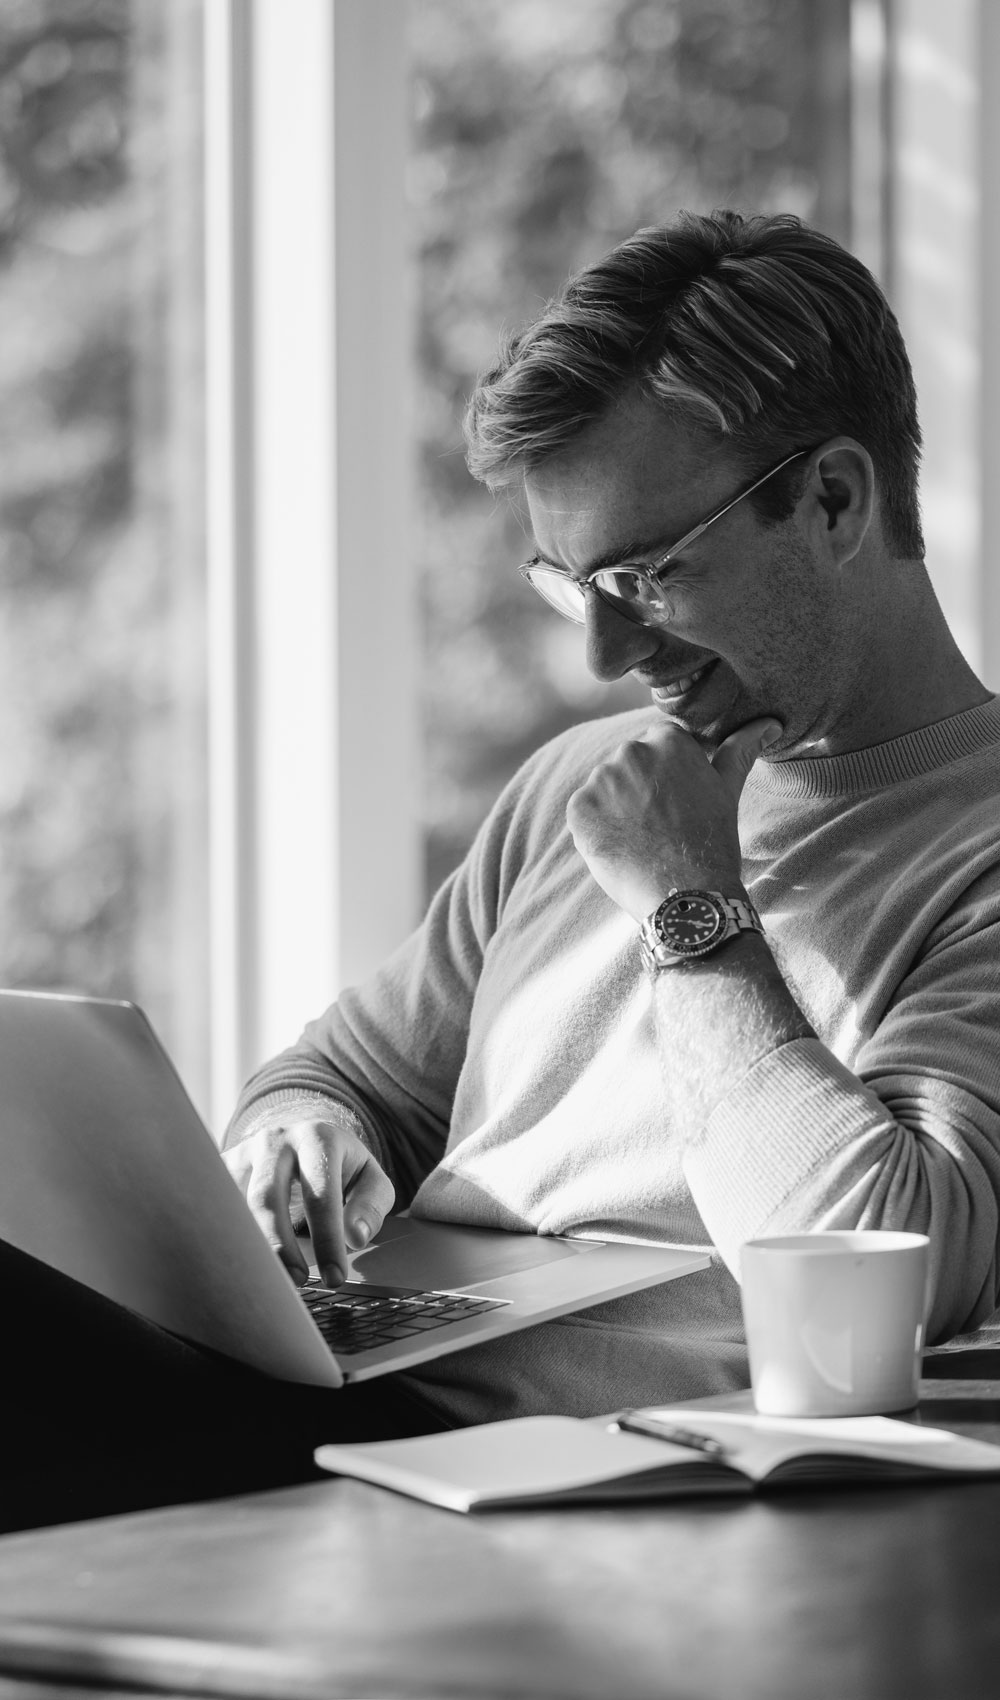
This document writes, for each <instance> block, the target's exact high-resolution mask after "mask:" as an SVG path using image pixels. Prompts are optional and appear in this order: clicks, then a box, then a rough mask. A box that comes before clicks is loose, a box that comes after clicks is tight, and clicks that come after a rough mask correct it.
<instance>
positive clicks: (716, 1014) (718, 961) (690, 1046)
mask: <svg viewBox="0 0 1000 1700" xmlns="http://www.w3.org/2000/svg"><path fill="white" fill-rule="evenodd" d="M652 995H653V1005H654V1009H655V1012H656V1028H657V1039H658V1044H659V1048H660V1058H661V1063H662V1069H663V1085H664V1092H665V1094H666V1104H667V1110H668V1113H669V1118H670V1122H671V1125H672V1126H673V1127H674V1128H676V1130H677V1132H678V1133H679V1134H680V1135H681V1137H682V1138H683V1139H684V1140H685V1141H687V1140H688V1139H691V1138H693V1137H695V1136H696V1135H697V1134H698V1133H700V1131H701V1129H702V1128H703V1127H704V1125H705V1123H706V1121H707V1120H708V1118H709V1116H710V1115H711V1113H712V1111H713V1110H714V1109H715V1107H716V1105H717V1104H719V1103H721V1102H722V1100H723V1099H724V1098H725V1097H726V1096H727V1095H728V1094H729V1093H730V1092H731V1091H732V1090H733V1089H734V1088H735V1087H736V1086H738V1085H739V1083H740V1081H742V1080H743V1079H744V1077H745V1076H746V1075H747V1074H749V1072H750V1070H751V1069H752V1068H753V1067H754V1065H755V1064H756V1063H758V1062H760V1060H761V1058H762V1057H765V1056H767V1055H768V1054H769V1053H770V1052H771V1051H775V1050H777V1049H778V1047H779V1046H781V1045H786V1044H788V1043H789V1042H790V1041H791V1040H793V1039H807V1038H812V1037H814V1033H813V1029H812V1028H811V1026H810V1025H809V1022H808V1021H807V1020H806V1018H805V1016H804V1015H803V1014H802V1011H801V1010H800V1009H799V1007H798V1005H797V1003H796V1002H795V999H794V998H793V996H792V994H791V992H790V991H789V989H788V986H787V984H786V982H785V980H784V979H783V977H782V974H781V971H780V969H779V967H778V964H777V963H776V961H775V959H774V957H773V956H772V954H771V952H770V950H769V949H768V946H767V944H766V942H765V941H764V939H762V938H761V937H760V936H759V935H758V934H753V933H747V934H744V935H743V936H742V937H740V938H737V939H733V940H732V941H731V942H730V943H729V944H727V945H726V946H725V947H724V948H723V949H722V950H720V951H717V952H715V953H714V954H712V955H711V956H707V957H705V958H704V959H703V960H698V959H695V960H694V961H693V962H690V963H686V964H684V966H683V967H676V968H667V969H663V970H661V971H660V972H659V973H658V974H656V975H655V976H654V979H653V987H652Z"/></svg>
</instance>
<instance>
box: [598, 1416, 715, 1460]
mask: <svg viewBox="0 0 1000 1700" xmlns="http://www.w3.org/2000/svg"><path fill="white" fill-rule="evenodd" d="M616 1422H617V1425H618V1427H619V1428H620V1429H624V1430H625V1433H626V1434H646V1435H649V1437H650V1439H652V1440H672V1441H673V1443H674V1445H675V1446H688V1447H690V1449H691V1451H692V1452H707V1453H708V1454H709V1456H710V1457H712V1458H724V1457H725V1455H726V1448H725V1447H724V1446H723V1444H722V1442H721V1440H713V1438H712V1436H711V1435H710V1434H696V1433H695V1431H694V1429H690V1428H673V1427H671V1426H669V1425H668V1424H667V1423H661V1422H658V1421H657V1419H656V1418H655V1417H643V1416H640V1415H639V1413H638V1412H637V1411H626V1412H625V1413H624V1415H623V1416H620V1417H618V1418H616Z"/></svg>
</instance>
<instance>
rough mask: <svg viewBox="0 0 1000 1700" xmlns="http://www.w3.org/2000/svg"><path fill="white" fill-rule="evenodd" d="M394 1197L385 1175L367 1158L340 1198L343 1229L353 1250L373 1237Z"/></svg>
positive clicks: (359, 1247)
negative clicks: (342, 1210) (343, 1197)
mask: <svg viewBox="0 0 1000 1700" xmlns="http://www.w3.org/2000/svg"><path fill="white" fill-rule="evenodd" d="M395 1196H396V1195H395V1192H394V1191H393V1186H392V1182H391V1181H390V1179H389V1177H388V1175H387V1174H386V1173H385V1172H384V1170H382V1169H380V1168H379V1165H378V1164H377V1163H376V1161H375V1159H374V1158H373V1157H369V1158H368V1159H367V1160H366V1161H365V1162H364V1163H362V1165H361V1167H360V1168H359V1169H358V1171H357V1174H356V1175H355V1177H354V1179H353V1180H352V1181H351V1183H350V1185H349V1186H348V1188H347V1194H346V1198H345V1201H344V1228H345V1231H346V1234H347V1238H348V1241H349V1242H350V1245H351V1248H352V1249H353V1250H354V1251H360V1250H361V1249H362V1247H363V1246H366V1245H367V1244H368V1241H369V1240H371V1239H374V1237H375V1235H376V1234H377V1233H378V1231H379V1229H380V1228H381V1226H382V1223H383V1222H384V1220H385V1218H386V1217H387V1216H388V1214H389V1211H390V1210H391V1209H392V1206H393V1203H394V1200H395Z"/></svg>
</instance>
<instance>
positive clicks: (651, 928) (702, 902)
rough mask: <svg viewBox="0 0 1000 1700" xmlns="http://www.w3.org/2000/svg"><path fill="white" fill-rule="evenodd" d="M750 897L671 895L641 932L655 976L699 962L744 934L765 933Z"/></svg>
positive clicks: (647, 962) (718, 893)
mask: <svg viewBox="0 0 1000 1700" xmlns="http://www.w3.org/2000/svg"><path fill="white" fill-rule="evenodd" d="M763 931H764V928H763V926H762V924H761V919H760V916H759V915H758V913H757V911H756V909H755V908H754V906H753V904H752V903H751V902H750V899H749V898H748V897H724V896H723V894H722V892H721V891H693V890H692V891H678V890H677V889H676V888H675V889H674V890H673V891H668V892H667V895H666V897H665V898H664V899H663V902H662V903H661V904H660V906H659V908H658V909H654V910H653V913H652V914H651V915H647V916H646V919H645V920H644V921H643V923H642V926H641V927H640V928H639V949H640V951H641V952H642V960H643V962H644V963H645V965H646V967H647V968H648V969H649V970H650V972H651V973H654V974H655V973H656V972H657V971H658V970H659V969H661V968H677V967H679V966H680V965H681V964H682V963H685V962H696V961H697V960H698V958H699V957H701V956H708V955H710V953H711V952H712V951H713V950H718V948H719V946H720V945H722V944H725V943H726V942H727V940H728V939H734V938H738V936H739V934H740V933H762V932H763Z"/></svg>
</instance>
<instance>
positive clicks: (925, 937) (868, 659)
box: [226, 213, 1000, 1423]
mask: <svg viewBox="0 0 1000 1700" xmlns="http://www.w3.org/2000/svg"><path fill="white" fill-rule="evenodd" d="M468 441H469V465H470V468H471V470H472V471H473V473H474V474H475V475H476V476H477V477H479V478H481V479H483V480H484V481H485V482H487V483H488V484H489V485H490V486H491V487H492V488H494V489H500V488H512V489H513V490H515V491H516V492H517V493H518V494H523V498H524V501H525V502H526V506H527V511H528V515H529V517H530V521H531V526H532V529H533V533H534V546H533V547H534V553H533V556H532V559H531V560H530V561H529V562H527V563H525V565H524V566H523V567H522V569H521V570H522V572H523V574H524V576H525V577H526V579H527V580H528V582H529V583H530V584H531V585H532V586H533V587H534V588H535V589H536V590H537V591H539V592H540V594H541V595H542V596H543V597H544V598H545V599H546V601H548V602H549V603H551V604H552V605H553V607H554V608H555V609H556V610H557V611H558V612H559V613H561V614H563V615H566V616H568V617H569V618H571V619H574V620H576V621H578V622H579V623H580V624H581V625H582V626H584V627H585V630H586V643H587V659H588V664H589V666H590V668H591V670H592V671H593V672H594V674H595V675H596V676H597V677H598V678H600V679H607V680H611V679H615V678H618V677H620V676H622V675H623V674H625V673H627V672H632V673H633V674H635V675H636V677H638V678H639V679H640V680H641V681H642V682H643V683H644V684H646V685H647V686H648V687H649V689H650V692H651V695H652V705H651V707H650V709H648V710H644V711H640V712H639V713H636V714H631V715H625V716H621V717H617V718H615V719H610V720H605V721H599V722H596V723H592V724H588V725H585V726H581V727H579V728H577V729H575V730H573V731H572V732H570V733H568V734H566V735H565V736H563V737H562V738H559V739H557V740H555V742H554V743H552V744H551V745H549V746H548V747H547V748H545V749H543V750H542V751H540V752H539V753H538V754H537V755H536V756H535V757H534V758H533V759H532V760H531V761H529V762H528V763H527V765H526V767H525V768H524V769H523V770H522V771H521V772H520V773H519V774H518V775H517V777H516V778H515V779H514V780H513V781H512V783H511V784H510V786H508V788H507V790H506V791H505V793H504V794H503V796H502V797H501V799H500V800H499V802H498V803H497V805H496V807H495V808H494V810H493V811H492V813H491V815H490V817H489V819H488V820H487V822H486V823H485V825H484V827H483V828H482V830H481V832H480V834H479V836H478V838H477V840H476V843H475V845H474V846H473V848H472V850H471V851H470V853H469V856H468V857H467V859H466V861H465V863H464V865H463V866H462V867H461V868H460V869H459V870H458V871H457V873H456V874H455V875H454V876H453V877H452V879H450V880H449V881H448V882H447V883H446V885H445V887H444V888H443V890H442V891H441V892H440V893H439V894H438V896H437V897H436V898H435V900H434V902H433V903H432V905H431V908H430V911H429V914H428V916H427V919H426V921H425V922H424V925H423V926H422V928H421V929H420V930H419V931H418V932H417V933H416V934H415V935H414V937H413V938H412V939H410V940H409V941H408V942H407V943H406V944H405V945H404V946H403V947H402V948H401V950H400V951H399V952H398V953H397V954H396V955H395V956H394V957H393V958H392V960H391V961H390V962H389V963H387V964H386V966H385V968H384V969H383V971H382V972H381V973H380V974H378V975H377V976H376V977H375V978H374V980H373V981H372V982H371V983H369V984H367V985H365V986H362V987H361V988H357V989H351V990H348V991H346V992H345V993H343V995H342V996H341V997H340V998H339V1000H338V1001H337V1003H336V1004H334V1005H333V1007H332V1008H331V1009H330V1010H328V1011H327V1012H326V1014H325V1015H323V1016H321V1017H320V1018H319V1019H318V1020H316V1021H314V1022H313V1023H312V1024H311V1025H310V1026H309V1027H307V1028H306V1031H305V1034H304V1035H303V1038H302V1039H301V1040H300V1042H299V1043H298V1044H297V1045H294V1046H292V1047H291V1049H290V1050H288V1051H286V1052H285V1053H283V1054H282V1055H281V1056H280V1057H278V1058H276V1059H275V1060H274V1061H273V1062H271V1063H270V1064H268V1065H266V1066H265V1067H264V1068H263V1069H262V1070H261V1071H260V1072H259V1073H258V1075H257V1076H255V1078H254V1079H253V1080H252V1081H251V1082H250V1084H249V1085H248V1087H247V1088H246V1090H245V1092H244V1094H243V1097H242V1099H241V1103H240V1106H239V1108H238V1111H237V1115H236V1117H235V1119H234V1123H233V1127H232V1129H231V1131H230V1136H229V1149H228V1151H227V1153H226V1156H227V1161H228V1163H229V1166H230V1169H231V1171H232V1173H233V1175H234V1177H235V1178H236V1180H237V1182H238V1183H239V1184H240V1185H241V1187H242V1188H243V1189H244V1192H245V1194H246V1197H247V1201H248V1203H249V1204H250V1206H251V1208H252V1209H253V1210H254V1212H255V1214H256V1215H257V1217H258V1220H259V1221H260V1224H261V1226H262V1228H263V1229H264V1231H265V1232H266V1233H267V1235H268V1237H269V1238H270V1239H271V1241H272V1243H273V1244H274V1245H275V1247H276V1248H277V1249H278V1251H279V1253H280V1255H281V1256H282V1257H283V1259H284V1260H285V1262H286V1264H287V1265H288V1266H289V1268H290V1269H291V1270H292V1272H293V1274H295V1275H296V1276H297V1277H299V1278H301V1277H302V1276H304V1274H305V1267H304V1261H303V1259H302V1255H301V1252H300V1250H299V1248H298V1244H297V1241H296V1237H295V1234H294V1230H293V1218H294V1217H295V1215H296V1214H297V1212H298V1209H299V1206H298V1203H297V1199H298V1192H299V1189H300V1190H301V1197H302V1201H303V1206H304V1212H305V1215H306V1217H307V1218H308V1223H309V1226H310V1228H311V1230H312V1235H313V1241H314V1245H315V1247H316V1250H317V1255H318V1258H319V1261H320V1266H321V1269H322V1270H323V1272H324V1273H325V1274H326V1276H327V1278H328V1279H329V1280H331V1281H335V1280H337V1279H339V1278H340V1277H341V1276H342V1273H343V1270H344V1268H345V1260H346V1252H347V1248H348V1247H349V1246H353V1247H355V1248H356V1247H358V1246H360V1245H362V1244H364V1243H365V1242H366V1241H367V1239H368V1238H369V1237H370V1235H371V1234H372V1233H373V1232H374V1231H375V1230H376V1229H377V1228H378V1226H379V1224H380V1222H381V1221H382V1219H383V1217H384V1215H385V1214H386V1212H387V1211H388V1210H389V1209H390V1208H391V1207H392V1205H393V1202H394V1201H395V1204H396V1206H397V1207H402V1206H404V1205H409V1206H411V1207H412V1209H413V1210H414V1211H415V1212H416V1213H419V1214H422V1215H425V1216H431V1217H437V1218H442V1219H446V1220H450V1221H459V1222H469V1223H477V1224H483V1225H487V1226H493V1227H506V1228H517V1229H525V1228H527V1229H534V1230H536V1231H538V1232H539V1233H551V1232H560V1231H564V1230H569V1229H589V1230H592V1231H601V1232H602V1233H605V1234H611V1235H613V1234H615V1233H620V1234H627V1235H638V1236H642V1237H647V1238H650V1239H666V1240H671V1241H684V1242H689V1243H696V1244H698V1245H706V1246H707V1245H711V1246H714V1247H715V1248H717V1250H716V1255H715V1259H714V1263H713V1269H712V1271H711V1273H710V1274H705V1275H699V1276H697V1277H695V1278H692V1279H691V1280H687V1281H681V1282H675V1283H671V1284H669V1285H667V1286H663V1287H660V1288H654V1289H652V1290H651V1291H649V1292H646V1293H642V1294H638V1295H635V1296H633V1297H630V1298H627V1299H622V1300H618V1301H615V1302H614V1303H610V1304H606V1305H603V1306H600V1307H597V1308H596V1309H594V1310H591V1311H588V1312H586V1313H585V1314H583V1315H579V1316H575V1317H568V1318H564V1319H562V1320H560V1321H558V1322H555V1323H549V1324H545V1325H543V1326H541V1327H538V1328H535V1329H533V1330H530V1331H528V1332H527V1333H525V1334H521V1335H515V1336H511V1337H509V1338H507V1339H505V1340H501V1341H499V1342H496V1343H491V1344H486V1345H482V1346H479V1347H476V1348H473V1349H471V1350H468V1351H466V1352H464V1353H461V1354H458V1355H456V1356H454V1357H450V1358H446V1359H444V1360H442V1361H440V1362H438V1363H436V1364H433V1365H430V1366H427V1367H426V1368H422V1369H420V1370H419V1371H417V1372H415V1373H414V1374H412V1375H411V1376H408V1377H394V1378H393V1383H394V1384H395V1385H396V1386H399V1385H403V1386H404V1387H406V1388H408V1389H409V1391H410V1392H411V1393H413V1394H414V1395H416V1396H418V1397H419V1398H420V1399H421V1400H423V1401H425V1402H426V1404H427V1406H428V1407H429V1408H430V1409H431V1410H432V1411H433V1412H434V1413H435V1415H436V1417H437V1418H439V1419H440V1420H441V1421H444V1422H449V1423H456V1422H457V1423H462V1422H469V1421H476V1420H483V1419H489V1418H497V1417H502V1416H508V1415H514V1414H519V1413H524V1412H528V1411H534V1410H557V1411H567V1412H573V1413H580V1414H583V1413H587V1412H597V1411H604V1410H609V1409H612V1408H614V1407H616V1406H622V1405H626V1404H637V1405H638V1404H643V1403H649V1402H652V1401H655V1400H662V1399H664V1398H668V1397H669V1398H679V1397H685V1396H695V1395H698V1394H702V1393H707V1392H709V1391H716V1390H722V1389H724V1388H728V1387H732V1386H736V1385H745V1382H746V1379H747V1370H746V1361H745V1355H744V1347H743V1341H742V1335H741V1325H740V1311H739V1293H738V1286H737V1280H736V1275H737V1268H738V1252H739V1246H740V1244H741V1243H742V1242H743V1241H744V1240H745V1239H747V1238H749V1237H751V1236H754V1235H758V1234H761V1233H766V1232H781V1231H791V1230H798V1229H809V1228H822V1227H845V1226H854V1225H858V1226H862V1227H887V1228H889V1227H891V1228H911V1229H918V1230H920V1231H925V1232H927V1233H929V1235H930V1238H931V1248H932V1266H933V1305H932V1311H931V1321H930V1335H931V1338H932V1339H933V1338H939V1339H940V1338H943V1337H945V1336H947V1335H949V1334H953V1333H955V1332H957V1331H958V1330H961V1329H964V1328H968V1327H972V1326H975V1325H976V1324H977V1323H978V1322H980V1321H981V1320H982V1319H983V1318H985V1317H986V1316H988V1315H989V1314H990V1313H991V1312H992V1311H993V1310H994V1309H995V1308H996V1306H997V1304H998V1302H1000V1294H998V1272H997V1240H998V1200H1000V1044H998V1042H997V1034H998V1033H1000V808H998V793H1000V704H998V702H997V700H996V699H995V698H994V697H993V696H992V694H991V693H990V692H989V691H988V690H987V689H986V688H985V687H984V686H983V685H982V684H981V683H980V681H979V680H978V679H977V678H976V677H975V675H974V674H973V672H972V671H971V669H970V668H969V666H968V665H967V663H966V662H965V660H964V659H963V657H962V655H961V654H960V652H959V650H958V648H957V646H956V644H955V642H954V640H953V639H952V637H951V634H950V632H949V630H948V628H947V625H946V623H945V621H944V618H943V616H942V614H941V610H940V608H939V606H938V603H937V601H936V599H935V596H934V593H933V590H932V588H931V584H930V581H929V579H928V577H927V574H926V571H925V568H924V565H923V543H922V538H921V534H920V520H919V512H918V506H917V467H918V459H919V443H920V437H919V428H918V424H917V416H916V406H915V399H914V393H913V384H912V378H911V374H910V369H909V365H908V362H907V358H906V353H905V350H904V347H903V344H902V341H901V338H900V335H899V331H898V327H897V325H896V322H895V320H894V318H893V316H892V314H891V312H890V310H889V308H888V306H887V304H886V302H885V300H884V298H883V296H882V295H881V293H880V291H879V290H878V288H877V286H876V284H875V283H874V281H873V280H872V278H871V277H870V276H869V274H868V273H867V272H866V271H865V269H864V268H863V267H862V266H861V265H860V264H859V263H858V262H857V261H856V260H854V259H853V258H852V257H851V256H850V255H848V254H847V253H845V252H844V251H843V250H842V249H841V248H840V247H839V246H838V245H837V244H836V243H834V242H833V241H831V240H830V239H828V238H826V237H824V236H822V235H819V234H818V233H816V232H815V231H811V230H809V229H807V228H806V227H804V226H803V225H801V224H800V223H799V221H798V220H796V219H794V218H791V217H776V218H748V219H744V218H741V217H739V216H738V215H736V214H734V213H720V214H716V215H714V216H713V217H711V218H696V217H690V216H687V217H684V218H682V219H681V220H680V221H679V222H678V223H677V224H676V225H674V226H673V227H670V228H666V229H662V230H650V231H645V232H640V233H639V234H638V235H637V236H636V237H634V238H633V239H632V240H631V241H628V242H626V243H624V244H623V245H622V246H621V247H619V248H618V249H616V250H615V251H614V252H613V253H612V254H610V255H609V256H608V257H607V258H606V259H605V260H603V261H602V262H600V263H599V264H597V265H594V266H592V267H590V268H588V269H587V270H585V271H584V272H583V273H582V274H580V276H579V277H577V278H576V279H575V280H574V281H573V282H572V283H571V284H570V285H569V286H568V287H567V289H566V291H565V292H564V294H563V295H562V297H561V298H560V299H559V300H558V301H556V302H555V303H554V304H553V305H551V306H550V307H549V308H548V309H547V310H546V311H545V313H544V314H543V315H542V316H541V318H540V319H539V320H538V321H537V322H536V323H535V324H534V325H532V326H531V327H529V328H528V329H527V330H526V331H525V332H524V333H523V334H522V335H520V336H519V337H515V338H514V339H512V340H511V341H510V342H509V343H508V344H507V345H506V346H505V347H504V349H503V351H502V354H501V358H500V361H499V364H498V365H497V367H496V368H495V370H494V371H492V372H491V373H490V374H489V375H488V376H487V377H486V378H485V379H484V380H483V381H482V382H481V384H480V385H479V387H478V389H477V391H476V393H475V395H474V397H473V399H472V403H471V406H470V409H469V416H468ZM673 893H680V894H681V895H679V896H673V895H671V894H673ZM385 1396H386V1397H391V1389H389V1388H387V1389H386V1392H385Z"/></svg>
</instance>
